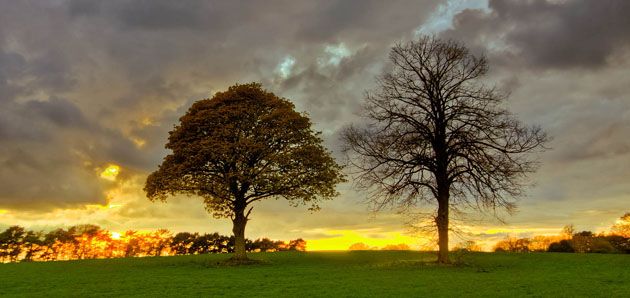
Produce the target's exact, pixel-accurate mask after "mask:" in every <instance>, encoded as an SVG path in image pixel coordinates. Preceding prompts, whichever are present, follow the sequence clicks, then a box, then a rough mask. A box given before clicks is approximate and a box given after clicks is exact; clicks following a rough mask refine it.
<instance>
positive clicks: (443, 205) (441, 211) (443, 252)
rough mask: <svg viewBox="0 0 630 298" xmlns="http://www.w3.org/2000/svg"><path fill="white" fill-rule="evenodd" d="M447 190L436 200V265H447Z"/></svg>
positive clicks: (448, 261)
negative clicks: (437, 248) (437, 250)
mask: <svg viewBox="0 0 630 298" xmlns="http://www.w3.org/2000/svg"><path fill="white" fill-rule="evenodd" d="M448 200H449V193H448V190H446V191H440V193H439V198H438V214H437V218H436V219H435V223H436V225H437V229H438V246H439V252H438V263H440V264H448V263H450V260H449V258H448V207H449V206H448V205H449V204H448V203H449V202H448Z"/></svg>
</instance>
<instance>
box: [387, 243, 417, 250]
mask: <svg viewBox="0 0 630 298" xmlns="http://www.w3.org/2000/svg"><path fill="white" fill-rule="evenodd" d="M381 250H411V247H409V245H407V244H404V243H400V244H387V245H385V246H383V248H381Z"/></svg>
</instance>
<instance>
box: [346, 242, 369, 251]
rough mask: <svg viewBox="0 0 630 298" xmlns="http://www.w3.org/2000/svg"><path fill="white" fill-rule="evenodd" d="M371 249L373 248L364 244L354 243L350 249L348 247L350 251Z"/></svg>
mask: <svg viewBox="0 0 630 298" xmlns="http://www.w3.org/2000/svg"><path fill="white" fill-rule="evenodd" d="M370 249H372V248H371V247H370V246H369V245H367V244H365V243H363V242H357V243H353V244H352V245H350V247H348V250H370Z"/></svg>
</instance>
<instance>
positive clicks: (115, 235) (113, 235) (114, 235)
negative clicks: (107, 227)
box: [112, 232, 120, 240]
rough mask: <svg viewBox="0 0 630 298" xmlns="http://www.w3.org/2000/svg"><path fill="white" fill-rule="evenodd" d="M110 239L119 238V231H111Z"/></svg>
mask: <svg viewBox="0 0 630 298" xmlns="http://www.w3.org/2000/svg"><path fill="white" fill-rule="evenodd" d="M112 239H114V240H118V239H120V233H118V232H112Z"/></svg>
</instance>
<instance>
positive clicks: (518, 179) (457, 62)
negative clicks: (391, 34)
mask: <svg viewBox="0 0 630 298" xmlns="http://www.w3.org/2000/svg"><path fill="white" fill-rule="evenodd" d="M390 61H391V64H392V67H391V69H390V70H388V71H387V72H386V73H385V74H384V75H382V76H381V77H379V78H378V84H379V86H378V88H377V90H376V91H375V92H371V93H368V94H367V96H366V104H365V106H364V113H363V115H364V120H365V121H364V122H363V123H364V124H361V125H359V126H350V127H348V128H347V129H346V130H345V131H344V134H343V139H344V140H345V143H346V145H347V146H346V152H347V153H348V154H349V157H350V163H351V164H352V165H353V166H354V167H355V169H356V173H357V175H356V179H355V181H357V186H358V188H359V189H364V190H367V191H368V194H369V195H368V201H369V202H371V203H372V205H373V207H374V209H376V210H377V211H378V210H381V209H383V208H386V207H392V206H394V207H397V208H399V210H401V211H408V210H410V209H411V208H413V207H415V206H417V205H419V204H423V203H427V204H430V205H433V204H436V205H437V210H436V213H435V214H434V216H433V220H434V223H435V227H437V231H438V239H439V240H438V245H439V256H438V262H440V263H447V262H449V259H448V232H449V211H451V210H455V211H456V210H458V209H461V208H473V209H476V210H479V211H485V210H490V211H492V212H493V213H494V214H495V215H497V212H498V211H499V210H502V209H507V210H508V211H511V210H512V209H513V208H514V203H513V201H512V200H511V198H512V197H515V196H518V195H520V194H521V193H522V191H523V189H524V188H523V187H524V186H525V183H526V180H525V179H524V178H526V175H527V174H528V173H531V172H533V171H534V170H535V169H536V164H537V163H536V162H535V160H534V159H532V158H531V157H529V155H528V154H527V153H529V152H532V151H534V150H536V149H538V148H542V147H541V146H542V145H543V144H544V143H545V141H546V140H547V136H546V135H545V133H543V132H542V130H541V129H540V128H538V127H526V126H524V125H523V124H522V123H521V122H519V121H518V120H517V119H515V117H514V116H513V115H512V114H511V113H510V112H508V111H507V110H506V109H505V108H504V107H503V106H502V104H503V101H504V96H503V95H501V94H500V93H499V92H497V91H496V90H495V89H493V88H488V87H486V86H484V85H483V83H482V82H481V79H482V78H483V77H484V76H485V75H486V73H487V71H488V63H487V61H486V59H485V58H484V57H476V56H474V55H472V54H470V53H469V51H468V49H467V48H466V47H464V46H463V45H461V44H459V43H456V42H453V41H442V40H439V39H435V38H432V37H424V38H421V39H419V40H417V41H412V42H409V43H407V44H399V45H396V46H395V47H394V48H393V49H392V51H391V54H390Z"/></svg>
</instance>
